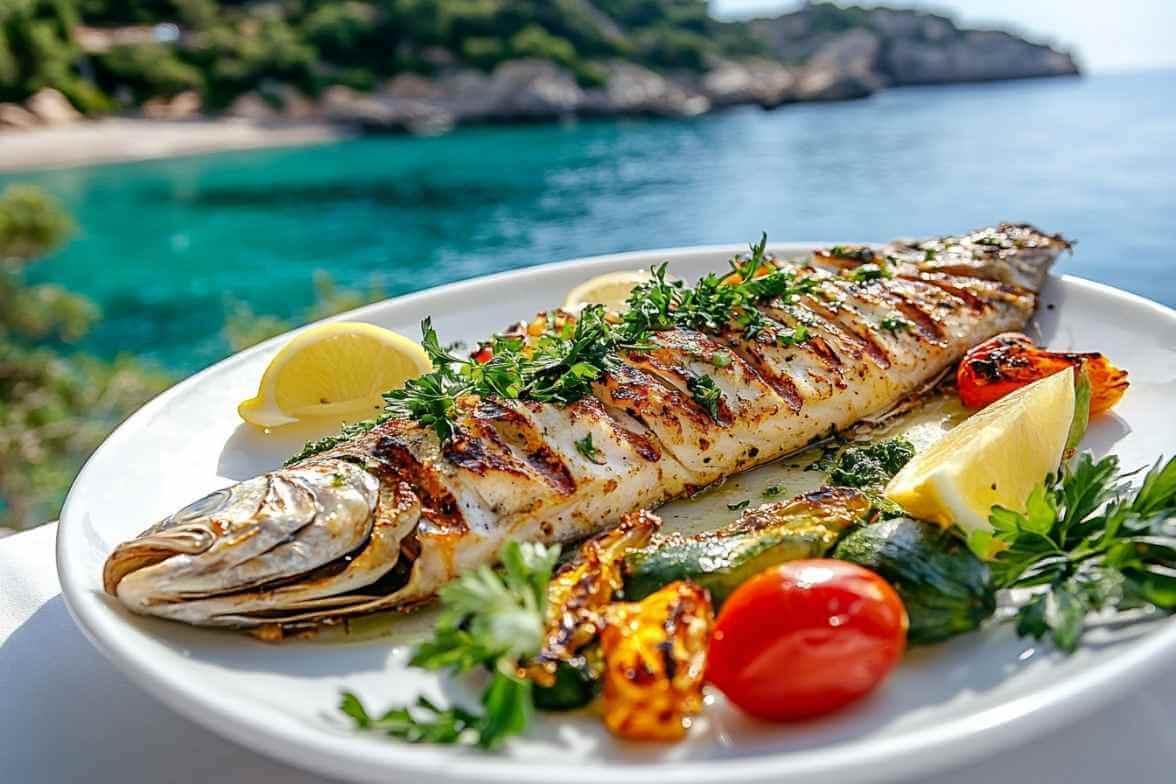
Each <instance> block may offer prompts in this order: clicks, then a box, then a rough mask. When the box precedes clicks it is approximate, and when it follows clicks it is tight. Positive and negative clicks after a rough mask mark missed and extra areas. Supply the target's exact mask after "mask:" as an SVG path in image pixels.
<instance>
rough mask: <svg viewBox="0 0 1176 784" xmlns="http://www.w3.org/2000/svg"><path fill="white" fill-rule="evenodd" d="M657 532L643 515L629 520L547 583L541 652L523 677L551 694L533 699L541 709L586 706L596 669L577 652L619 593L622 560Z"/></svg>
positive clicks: (589, 544)
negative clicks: (545, 614) (544, 626)
mask: <svg viewBox="0 0 1176 784" xmlns="http://www.w3.org/2000/svg"><path fill="white" fill-rule="evenodd" d="M660 526H661V520H659V519H658V518H657V517H656V516H655V515H652V514H650V513H648V512H646V511H644V510H642V511H640V512H634V513H632V514H628V515H626V516H625V517H623V518H622V519H621V522H620V523H619V524H618V525H617V526H616V527H615V528H612V529H610V530H608V531H605V532H604V533H602V534H598V535H597V536H594V537H592V538H591V539H589V540H588V541H586V542H584V544H582V545H581V546H580V549H579V551H578V552H577V553H576V556H575V557H574V558H572V560H570V561H568V562H567V563H565V564H564V565H563V566H562V567H561V568H560V569H559V571H557V572H556V574H555V576H554V577H553V578H552V579H551V582H550V583H549V584H548V586H547V628H546V632H545V636H544V640H543V647H542V649H541V650H540V651H539V654H538V655H537V656H536V657H535V658H534V659H533V660H532V661H531V662H529V663H528V666H527V677H528V678H530V679H531V680H532V681H534V682H535V683H536V684H537V685H538V686H539V687H540V688H541V690H542V689H552V690H554V691H548V692H545V693H543V694H542V695H538V696H537V699H536V702H537V704H538V703H542V704H541V705H540V707H548V708H550V709H559V708H563V709H566V708H575V707H580V706H581V705H584V704H586V703H587V702H589V701H591V699H592V696H593V693H594V692H593V689H592V688H591V686H592V682H593V681H594V677H593V675H594V672H593V671H594V670H595V669H596V668H595V667H593V666H592V662H590V661H588V660H587V659H585V657H583V656H581V655H580V652H581V650H582V649H583V648H584V647H585V646H586V645H588V643H590V642H592V641H593V640H594V639H595V638H596V635H597V634H598V633H599V632H600V628H601V626H602V622H601V617H600V614H601V612H602V611H603V610H604V608H605V607H607V606H608V604H609V603H610V602H611V601H612V599H613V594H615V593H616V592H617V591H618V590H619V589H620V587H621V558H622V557H623V556H624V555H625V553H626V552H628V551H629V550H631V549H633V548H635V547H641V546H642V545H645V544H647V543H648V542H649V540H650V538H651V537H652V536H653V534H654V532H656V531H657V529H658V528H659V527H660ZM577 686H579V687H580V688H576V687H577Z"/></svg>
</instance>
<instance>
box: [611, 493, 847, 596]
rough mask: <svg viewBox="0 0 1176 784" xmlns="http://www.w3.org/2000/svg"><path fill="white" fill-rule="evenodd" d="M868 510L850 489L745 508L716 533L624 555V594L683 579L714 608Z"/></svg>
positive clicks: (810, 551)
mask: <svg viewBox="0 0 1176 784" xmlns="http://www.w3.org/2000/svg"><path fill="white" fill-rule="evenodd" d="M869 509H870V501H869V499H867V498H866V496H865V495H864V494H862V493H860V492H858V491H856V490H853V489H850V488H844V487H837V488H824V489H821V490H818V491H816V492H814V493H808V494H807V495H802V496H797V497H796V498H793V499H792V500H790V501H781V502H777V503H772V504H765V505H763V506H760V507H757V508H755V509H749V510H748V511H746V512H744V513H743V514H742V515H741V516H740V517H739V520H738V521H736V522H735V523H734V524H732V525H730V526H728V527H726V528H722V529H719V530H718V531H712V532H708V533H705V534H699V535H697V536H691V537H683V536H677V535H673V536H668V537H664V538H663V539H661V540H660V541H658V542H656V543H654V544H652V545H650V546H648V547H644V548H641V549H637V550H632V551H630V552H629V553H627V554H626V555H625V558H624V578H625V579H624V593H625V598H627V599H641V598H642V597H645V596H648V595H649V594H651V593H653V592H654V591H656V590H658V589H659V588H661V587H662V586H663V585H665V584H667V583H669V582H672V581H674V580H683V579H688V580H692V581H693V582H696V583H698V584H699V585H701V586H703V587H704V588H706V589H707V590H709V591H710V594H711V600H712V601H713V602H714V603H715V606H716V607H718V606H719V605H721V604H722V603H723V601H724V600H725V599H726V598H727V596H729V595H730V593H731V592H732V591H734V590H735V589H736V588H737V587H738V586H739V584H740V583H742V582H743V581H744V580H747V579H748V578H750V577H751V576H752V575H754V574H756V573H757V572H761V571H763V570H764V569H767V568H768V567H769V566H775V565H776V564H780V563H783V562H785V561H794V560H796V559H798V558H819V557H820V556H822V555H824V554H825V553H827V552H828V551H829V549H830V548H831V547H832V546H833V544H834V543H835V542H836V541H837V537H838V536H840V535H841V533H842V531H844V530H845V529H846V528H848V527H849V526H850V525H852V524H853V523H856V522H858V521H859V520H861V519H862V518H863V517H865V515H866V513H867V512H868V511H869Z"/></svg>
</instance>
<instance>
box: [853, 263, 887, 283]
mask: <svg viewBox="0 0 1176 784" xmlns="http://www.w3.org/2000/svg"><path fill="white" fill-rule="evenodd" d="M848 277H849V279H850V280H852V281H853V282H854V283H867V282H869V281H871V280H880V279H882V278H890V277H893V274H892V273H891V272H890V270H889V269H887V268H886V267H885V266H883V265H881V264H874V263H873V262H871V263H869V264H863V265H861V266H860V267H855V268H854V269H853V270H851V271H850V273H849V276H848Z"/></svg>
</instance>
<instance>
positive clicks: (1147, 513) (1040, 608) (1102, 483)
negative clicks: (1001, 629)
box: [969, 453, 1176, 652]
mask: <svg viewBox="0 0 1176 784" xmlns="http://www.w3.org/2000/svg"><path fill="white" fill-rule="evenodd" d="M1128 477H1129V475H1125V474H1122V473H1120V472H1119V461H1118V458H1116V457H1114V456H1113V455H1112V456H1108V457H1104V458H1103V459H1102V460H1098V461H1095V460H1094V459H1093V458H1092V457H1091V455H1090V454H1088V453H1087V454H1083V455H1081V456H1080V458H1079V459H1078V460H1077V462H1076V463H1075V464H1074V465H1073V466H1070V467H1067V468H1066V470H1065V471H1064V473H1063V474H1062V475H1061V476H1058V477H1050V478H1049V479H1047V481H1046V482H1045V483H1044V484H1042V485H1039V486H1038V487H1036V488H1035V489H1034V490H1033V492H1032V494H1031V495H1030V496H1029V500H1028V502H1027V504H1026V510H1025V511H1024V512H1017V511H1013V510H1010V509H1005V508H1002V507H999V506H998V507H993V509H992V513H991V515H990V517H989V521H990V522H991V524H992V533H991V534H990V535H985V534H981V535H976V534H973V536H971V537H969V544H970V545H971V546H972V548H973V549H974V550H977V551H978V552H980V553H981V554H989V553H991V551H992V550H996V555H995V556H994V557H993V558H992V560H991V561H990V563H989V566H990V568H991V570H992V574H993V577H994V579H995V580H996V584H997V587H998V588H1031V589H1035V593H1033V594H1032V595H1031V598H1029V599H1028V600H1027V601H1026V602H1025V603H1024V604H1023V605H1022V606H1021V607H1020V609H1019V610H1018V612H1017V615H1016V628H1017V632H1018V633H1019V634H1021V635H1024V636H1030V637H1035V638H1039V637H1042V636H1044V635H1046V634H1048V635H1049V636H1050V638H1051V639H1052V640H1053V641H1054V644H1055V645H1057V646H1058V648H1060V649H1061V650H1063V651H1067V652H1069V651H1073V650H1074V648H1075V647H1077V645H1078V643H1079V641H1080V640H1081V638H1082V634H1083V632H1084V631H1085V628H1086V621H1087V618H1088V616H1089V615H1090V614H1091V613H1093V612H1097V611H1100V610H1106V611H1120V610H1126V609H1131V608H1135V607H1140V606H1148V605H1150V606H1154V607H1156V608H1158V609H1160V610H1163V611H1166V612H1172V611H1176V459H1171V460H1169V461H1168V462H1167V463H1162V462H1157V463H1156V465H1155V466H1154V467H1153V468H1152V469H1151V470H1150V471H1149V472H1148V473H1147V474H1146V475H1145V477H1144V479H1143V482H1142V483H1141V484H1140V485H1139V487H1138V488H1137V489H1136V490H1135V491H1134V493H1132V491H1131V488H1130V485H1129V483H1128V481H1127V480H1128Z"/></svg>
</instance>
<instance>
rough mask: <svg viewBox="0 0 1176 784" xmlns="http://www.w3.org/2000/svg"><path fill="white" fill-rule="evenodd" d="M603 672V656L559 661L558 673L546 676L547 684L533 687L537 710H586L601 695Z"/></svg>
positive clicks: (557, 665)
mask: <svg viewBox="0 0 1176 784" xmlns="http://www.w3.org/2000/svg"><path fill="white" fill-rule="evenodd" d="M602 669H603V665H602V664H601V663H600V656H599V653H597V655H590V654H589V655H583V656H576V657H574V658H573V659H572V660H571V661H561V662H559V663H558V664H556V665H555V672H554V673H552V674H549V676H544V685H541V684H539V683H536V684H534V686H533V687H532V689H531V697H532V698H533V699H534V701H535V707H536V708H539V709H540V710H545V711H566V710H575V709H576V708H583V707H584V706H585V705H587V704H588V703H590V702H592V701H593V700H594V699H596V697H597V696H598V695H599V694H600V673H601V670H602Z"/></svg>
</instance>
